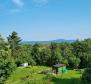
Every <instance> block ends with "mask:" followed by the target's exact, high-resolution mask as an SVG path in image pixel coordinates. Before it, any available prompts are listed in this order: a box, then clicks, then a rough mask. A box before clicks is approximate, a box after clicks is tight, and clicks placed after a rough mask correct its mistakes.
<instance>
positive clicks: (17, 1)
mask: <svg viewBox="0 0 91 84" xmlns="http://www.w3.org/2000/svg"><path fill="white" fill-rule="evenodd" d="M12 2H13V3H14V4H15V5H17V6H20V7H22V6H23V5H24V2H23V0H12Z"/></svg>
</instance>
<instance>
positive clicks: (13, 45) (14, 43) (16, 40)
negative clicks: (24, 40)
mask: <svg viewBox="0 0 91 84" xmlns="http://www.w3.org/2000/svg"><path fill="white" fill-rule="evenodd" d="M7 39H8V43H9V45H10V49H11V56H12V57H13V58H14V59H15V61H16V59H17V57H18V53H19V48H20V42H21V38H20V37H19V36H18V34H17V33H16V32H12V34H11V35H9V37H7Z"/></svg>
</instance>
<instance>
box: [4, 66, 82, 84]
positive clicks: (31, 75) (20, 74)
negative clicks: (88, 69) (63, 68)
mask: <svg viewBox="0 0 91 84" xmlns="http://www.w3.org/2000/svg"><path fill="white" fill-rule="evenodd" d="M49 69H50V67H44V66H34V67H28V68H17V69H16V71H15V72H14V73H13V74H12V75H11V76H10V77H9V78H8V80H6V81H5V84H15V83H16V84H60V83H62V84H81V80H80V77H81V76H82V74H81V73H80V72H79V71H74V70H69V71H68V73H65V74H59V75H54V74H44V73H41V72H45V71H47V70H49Z"/></svg>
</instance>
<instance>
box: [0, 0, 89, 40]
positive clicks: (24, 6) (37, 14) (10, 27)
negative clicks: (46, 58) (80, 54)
mask: <svg viewBox="0 0 91 84" xmlns="http://www.w3.org/2000/svg"><path fill="white" fill-rule="evenodd" d="M12 31H16V32H18V33H19V35H20V36H21V38H22V39H23V40H52V39H78V38H79V39H84V38H91V0H0V33H1V34H2V35H3V36H5V37H7V36H8V35H9V34H10V33H11V32H12Z"/></svg>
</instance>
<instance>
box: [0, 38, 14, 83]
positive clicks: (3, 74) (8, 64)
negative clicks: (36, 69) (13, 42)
mask: <svg viewBox="0 0 91 84" xmlns="http://www.w3.org/2000/svg"><path fill="white" fill-rule="evenodd" d="M2 44H3V45H2ZM0 47H1V48H0V84H3V83H4V81H5V80H6V79H7V78H8V76H9V75H10V74H11V73H12V72H13V70H14V69H15V64H14V63H13V59H12V58H11V51H10V50H9V49H8V47H7V45H6V43H5V41H4V40H3V38H2V39H1V37H0Z"/></svg>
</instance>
